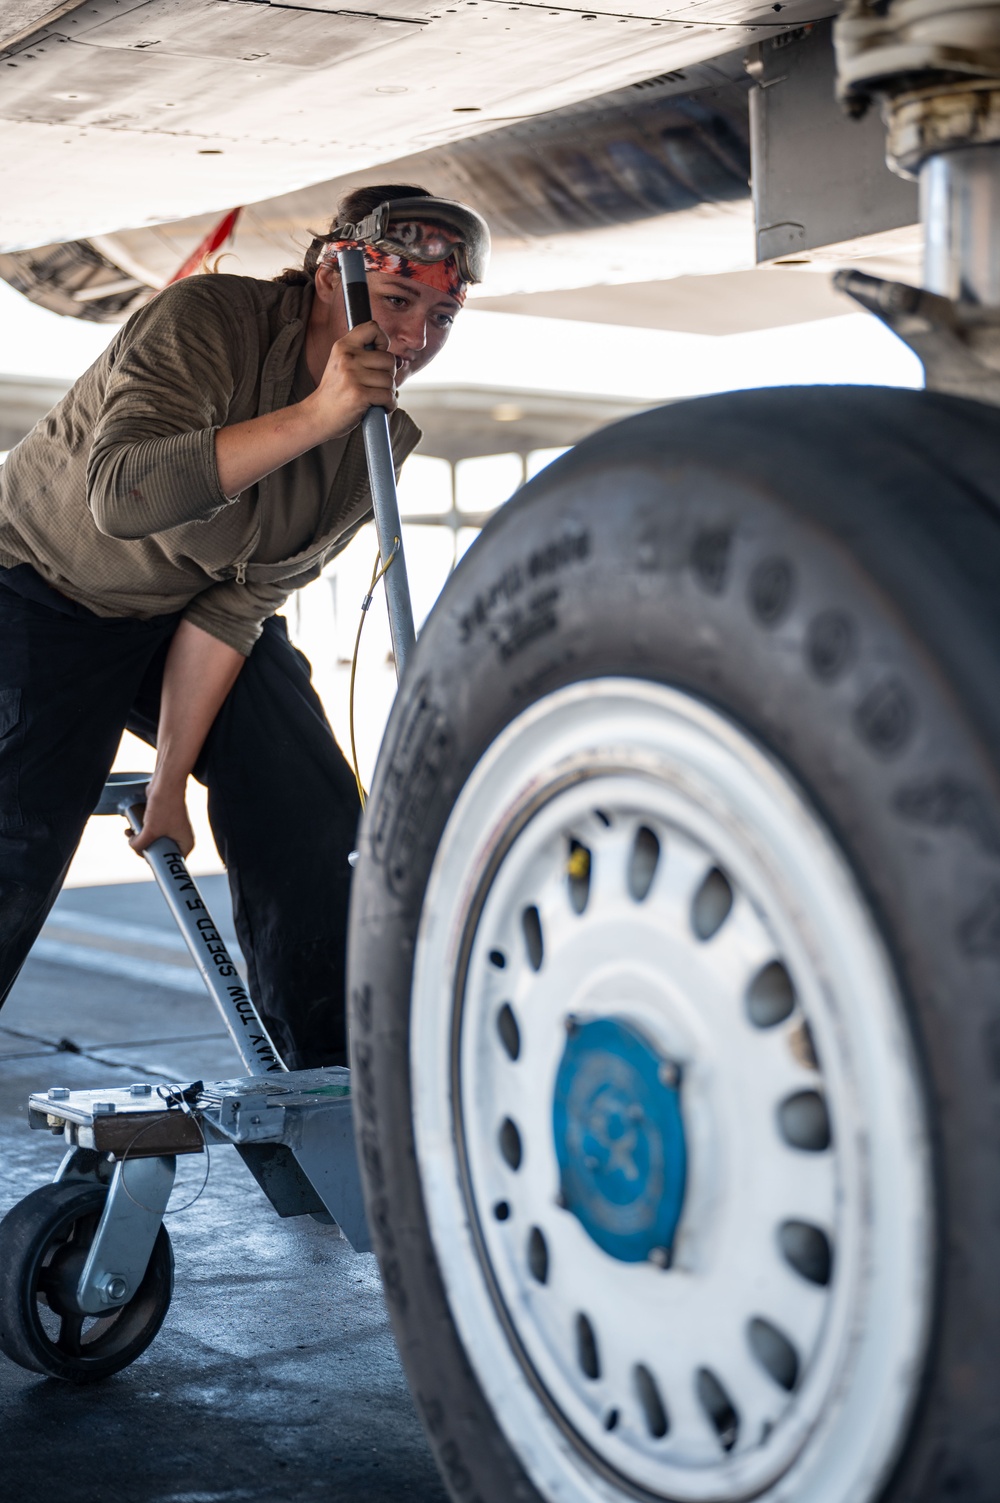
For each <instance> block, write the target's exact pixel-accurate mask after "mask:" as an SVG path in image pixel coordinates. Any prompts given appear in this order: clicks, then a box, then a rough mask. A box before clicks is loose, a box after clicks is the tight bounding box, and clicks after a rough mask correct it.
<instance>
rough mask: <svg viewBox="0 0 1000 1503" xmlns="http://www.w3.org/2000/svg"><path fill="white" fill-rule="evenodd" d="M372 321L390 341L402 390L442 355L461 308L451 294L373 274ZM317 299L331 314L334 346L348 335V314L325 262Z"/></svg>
mask: <svg viewBox="0 0 1000 1503" xmlns="http://www.w3.org/2000/svg"><path fill="white" fill-rule="evenodd" d="M368 292H369V296H370V297H371V304H372V318H373V319H374V320H375V322H376V323H377V324H378V326H379V328H381V329H383V330H384V332H385V333H386V334H387V335H388V336H389V350H390V352H391V353H392V354H393V355H395V357H396V384H397V386H401V385H402V383H403V382H404V381H405V380H406V378H407V376H412V375H413V373H414V372H415V371H419V370H422V369H423V367H424V366H425V365H427V364H428V363H429V362H430V361H431V360H433V359H434V356H435V355H436V354H437V353H438V351H439V350H440V349H441V347H442V346H443V344H444V343H445V341H446V339H447V338H448V335H449V334H450V333H451V326H452V324H453V323H454V321H455V316H456V314H458V313H460V312H461V304H460V303H458V302H456V301H455V299H454V298H452V297H449V296H448V295H447V293H444V292H439V291H438V290H437V288H435V287H428V286H426V284H425V283H423V282H414V281H410V280H409V278H407V277H397V276H393V275H392V274H391V273H390V272H384V271H373V272H369V274H368ZM316 298H317V301H318V302H319V304H320V306H321V307H323V308H324V310H325V311H326V314H327V318H328V322H329V326H330V331H331V334H332V338H331V341H330V343H331V345H332V344H333V343H334V341H335V340H338V339H340V338H342V337H343V335H344V334H346V333H347V314H346V312H345V309H344V297H343V293H342V292H341V289H340V276H339V273H338V272H337V271H336V269H335V268H334V267H333V266H332V265H331V264H330V263H329V262H324V263H323V265H322V266H320V267H319V268H318V269H317V272H316Z"/></svg>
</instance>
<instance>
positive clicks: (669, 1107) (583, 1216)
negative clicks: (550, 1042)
mask: <svg viewBox="0 0 1000 1503" xmlns="http://www.w3.org/2000/svg"><path fill="white" fill-rule="evenodd" d="M679 1084H680V1076H679V1071H678V1070H677V1068H676V1067H675V1066H674V1065H673V1064H672V1063H671V1062H670V1061H669V1060H666V1059H664V1058H663V1056H662V1055H660V1054H657V1053H656V1051H655V1050H654V1049H652V1048H651V1047H650V1045H649V1044H648V1043H647V1042H646V1040H645V1039H644V1038H643V1037H642V1035H641V1034H640V1033H638V1032H637V1031H636V1029H634V1028H630V1027H629V1025H628V1024H627V1023H622V1022H619V1021H617V1020H615V1019H611V1018H599V1019H597V1020H596V1021H595V1022H593V1023H585V1024H583V1025H581V1026H579V1027H574V1028H571V1031H570V1034H569V1038H568V1039H567V1042H566V1048H565V1051H564V1052H563V1057H562V1060H561V1061H560V1065H559V1071H558V1073H557V1075H556V1087H555V1100H554V1102H553V1107H552V1127H553V1132H554V1134H555V1146H556V1157H557V1158H558V1161H559V1171H560V1176H561V1181H562V1194H563V1199H564V1202H565V1207H566V1209H567V1210H568V1211H571V1212H572V1213H573V1215H574V1216H575V1217H576V1218H577V1220H578V1221H579V1222H580V1225H581V1226H582V1227H583V1229H584V1230H585V1231H586V1232H587V1234H588V1235H589V1236H590V1237H592V1238H593V1240H594V1241H595V1242H596V1243H597V1245H598V1247H600V1248H603V1250H604V1251H605V1252H606V1253H609V1254H610V1255H611V1257H613V1258H619V1259H621V1261H622V1262H624V1263H641V1262H645V1261H646V1260H647V1259H650V1258H652V1260H653V1261H654V1262H657V1261H658V1262H662V1263H664V1264H666V1263H667V1262H668V1261H669V1256H670V1252H671V1249H672V1247H673V1241H674V1236H675V1234H676V1232H677V1223H678V1221H679V1220H680V1215H681V1207H682V1205H683V1203H684V1183H685V1179H686V1175H687V1148H686V1146H685V1142H684V1123H683V1120H682V1118H681V1109H680V1095H679Z"/></svg>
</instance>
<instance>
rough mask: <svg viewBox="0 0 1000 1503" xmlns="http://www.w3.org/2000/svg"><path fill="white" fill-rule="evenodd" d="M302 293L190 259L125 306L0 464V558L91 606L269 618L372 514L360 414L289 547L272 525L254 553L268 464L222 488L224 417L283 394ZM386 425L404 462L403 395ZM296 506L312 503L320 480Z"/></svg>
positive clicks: (237, 625) (300, 320)
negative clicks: (134, 304)
mask: <svg viewBox="0 0 1000 1503" xmlns="http://www.w3.org/2000/svg"><path fill="white" fill-rule="evenodd" d="M311 303H312V288H311V287H301V286H291V287H289V286H284V285H282V284H279V283H275V282H262V281H257V280H256V279H254V278H252V277H238V276H199V277H192V278H190V279H189V280H187V281H184V282H179V283H177V284H176V285H175V286H173V287H168V288H166V289H165V290H164V291H163V292H161V293H160V294H159V295H158V296H157V297H155V298H154V299H153V300H152V302H150V303H148V304H147V305H146V306H145V307H144V308H141V309H140V310H139V311H138V312H137V313H135V314H133V316H132V317H131V318H130V319H129V320H128V322H127V323H126V324H125V325H123V327H122V329H121V330H120V332H119V333H118V335H117V336H116V337H115V339H114V340H113V341H112V342H111V344H110V346H109V347H108V349H107V350H106V351H105V352H104V354H103V355H102V356H101V357H100V359H99V360H97V361H96V362H95V364H94V365H92V366H91V367H90V369H89V370H88V371H86V372H85V374H84V375H82V376H81V377H80V379H79V380H78V381H77V382H76V384H75V385H74V386H73V387H72V389H71V390H70V391H69V392H68V393H67V394H66V396H65V397H64V398H63V399H62V401H61V402H59V403H58V405H57V406H56V407H54V408H53V409H52V411H51V412H50V413H48V415H47V416H46V417H44V418H43V419H42V421H41V422H40V423H38V424H37V425H36V426H35V427H34V428H33V429H32V431H31V432H30V433H29V434H28V435H27V437H26V438H25V439H23V440H22V442H21V443H20V444H18V446H17V447H16V448H15V449H13V450H12V451H11V453H10V455H9V456H8V458H7V462H6V464H4V465H2V466H0V566H2V567H6V568H10V567H12V566H14V565H16V564H23V563H27V564H31V565H32V566H33V567H34V568H35V569H36V570H37V572H38V573H39V574H40V575H41V576H42V578H43V579H44V580H45V581H46V582H47V583H48V584H50V585H51V586H52V587H53V588H54V589H56V590H58V591H60V593H61V594H63V595H66V596H68V597H69V599H71V600H75V601H77V602H79V603H80V604H81V605H85V606H87V607H88V608H89V609H90V610H92V611H93V612H94V613H95V614H96V615H98V616H132V617H139V618H140V619H142V620H148V619H149V618H150V617H152V616H160V615H166V614H169V613H172V612H175V611H181V612H183V614H184V617H185V619H186V620H189V621H192V622H194V624H195V625H196V626H199V627H201V628H202V630H204V631H207V632H209V633H211V635H212V636H214V637H218V638H219V639H220V640H221V641H223V642H226V643H228V644H229V646H231V647H233V648H235V649H236V650H237V651H238V652H241V653H243V654H244V655H246V654H248V653H249V652H250V650H251V648H252V647H253V644H254V642H255V641H256V640H257V637H258V636H259V635H260V631H261V626H262V623H263V622H264V620H265V619H266V618H267V617H268V616H270V615H273V613H274V612H275V611H276V610H278V609H279V608H280V607H281V605H282V604H283V603H284V601H285V600H286V599H287V597H288V595H289V594H290V593H291V591H292V590H294V589H297V588H298V587H299V586H300V585H304V584H307V583H308V582H309V581H310V580H312V579H315V578H316V577H317V576H318V575H319V573H320V572H321V570H322V569H323V566H324V565H325V564H326V563H327V562H328V560H329V559H331V558H332V557H333V556H334V555H335V554H336V553H338V552H339V551H340V550H341V549H342V548H344V547H345V546H346V545H347V543H348V542H349V541H350V539H351V538H352V537H353V536H354V534H355V533H356V532H357V531H358V529H359V528H360V527H361V526H363V524H364V523H365V522H366V521H368V520H369V518H370V516H371V496H370V493H369V488H368V472H367V467H366V464H365V457H364V444H363V440H362V435H361V430H360V428H357V429H355V430H354V432H352V433H351V434H350V436H349V438H348V439H347V442H346V445H343V441H341V444H342V446H343V457H342V458H341V459H340V463H339V465H337V467H336V475H335V479H334V482H333V484H332V486H331V488H330V492H329V494H328V495H327V496H326V497H325V498H323V499H322V500H321V503H320V505H319V507H318V517H319V522H318V526H317V528H316V532H315V535H314V536H313V537H312V538H311V540H310V541H309V543H308V544H307V545H306V546H305V547H304V548H302V547H300V546H297V551H292V552H291V553H290V556H283V550H282V548H281V546H280V544H281V539H280V536H279V537H278V538H277V539H276V538H275V536H274V528H273V526H272V527H270V528H269V535H268V539H267V544H268V546H267V548H266V550H265V552H266V554H267V557H268V558H269V559H271V560H273V559H275V557H277V558H278V561H277V562H273V561H272V562H265V561H263V560H261V559H257V558H255V554H256V551H257V548H258V544H259V543H260V540H261V533H262V522H263V520H264V518H268V519H269V520H271V521H273V513H274V511H276V510H277V508H272V510H271V511H269V510H268V501H269V492H270V491H271V490H272V487H273V486H275V485H276V484H278V482H275V480H274V477H272V476H267V477H265V478H264V479H263V480H261V481H260V482H259V484H258V485H256V486H252V487H250V488H249V489H247V490H246V491H244V492H243V493H242V494H241V495H239V496H237V497H236V498H235V499H230V498H228V497H226V496H224V495H223V494H222V491H221V490H220V488H219V477H218V473H217V470H216V465H215V434H216V431H217V430H218V429H219V428H220V427H223V426H227V425H229V424H234V423H240V422H244V421H245V420H246V419H248V418H253V417H258V416H260V415H261V414H263V413H268V412H274V411H276V410H278V409H279V408H281V407H286V406H288V405H289V402H290V400H292V398H291V396H290V393H291V389H292V381H293V377H294V375H295V368H296V364H297V362H298V360H299V357H300V355H301V353H302V348H303V343H304V340H305V333H306V327H307V324H308V319H309V309H310V307H311ZM389 429H390V434H391V437H392V447H393V456H394V458H395V462H396V468H397V470H398V468H399V466H400V465H401V464H402V462H403V460H404V459H405V458H406V456H407V455H408V454H409V453H410V452H411V451H412V450H413V448H414V447H415V446H416V444H417V442H418V440H419V438H420V430H419V429H418V428H417V427H416V425H415V424H414V423H413V421H412V420H411V419H410V418H409V417H408V416H407V415H406V413H404V412H394V413H393V414H392V416H391V418H390V421H389ZM292 463H293V464H294V463H295V461H292ZM284 468H285V471H286V472H287V470H288V467H287V466H286V467H284ZM311 473H315V469H314V470H313V471H312V472H311ZM289 478H290V477H289V476H288V474H287V473H285V474H284V475H283V476H282V484H283V489H284V494H285V495H287V494H288V481H289ZM291 478H292V479H294V477H291ZM292 494H293V496H294V486H293V487H292ZM303 506H304V507H307V508H308V510H307V512H306V514H307V515H309V514H310V513H311V515H312V516H313V517H315V516H316V515H317V500H316V497H305V496H304V497H303ZM293 510H294V506H293ZM296 530H297V545H298V544H300V543H301V533H302V528H301V518H300V519H298V522H297V520H296V518H295V517H294V516H289V539H290V540H291V537H292V535H293V534H295V533H296Z"/></svg>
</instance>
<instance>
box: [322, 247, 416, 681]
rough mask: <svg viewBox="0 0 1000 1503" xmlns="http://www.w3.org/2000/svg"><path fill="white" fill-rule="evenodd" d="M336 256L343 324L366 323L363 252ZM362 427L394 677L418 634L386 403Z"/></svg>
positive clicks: (400, 672)
mask: <svg viewBox="0 0 1000 1503" xmlns="http://www.w3.org/2000/svg"><path fill="white" fill-rule="evenodd" d="M337 259H338V261H339V262H340V280H341V282H342V284H343V288H344V307H345V309H346V310H347V326H348V328H350V329H353V328H355V326H356V325H357V324H364V323H367V322H368V320H369V319H370V318H371V316H372V307H371V299H370V298H369V296H368V277H367V274H366V272H365V258H364V253H363V252H362V251H360V250H342V251H338V252H337ZM361 431H362V434H363V435H364V441H365V457H366V458H367V460H368V478H369V481H370V483H371V493H372V509H373V510H374V513H375V531H376V532H377V533H378V549H379V555H380V558H381V561H382V568H383V570H384V571H385V573H384V578H383V583H384V584H385V600H386V605H387V607H388V610H389V632H390V634H391V636H392V652H393V657H394V658H395V661H396V678H397V680H398V679H401V678H402V676H403V673H404V672H405V670H406V664H407V662H408V661H409V657H410V653H411V652H412V651H413V646H414V643H415V642H416V639H417V634H416V630H415V628H414V625H413V606H412V604H411V602H410V583H409V579H408V577H407V573H406V555H405V553H404V550H403V529H402V524H401V523H400V520H399V501H398V499H397V497H396V469H395V466H394V464H393V461H392V444H391V443H390V441H389V418H388V414H387V413H386V411H385V408H384V407H369V409H368V411H367V412H366V413H365V415H364V417H363V418H362V420H361ZM390 564H391V568H390Z"/></svg>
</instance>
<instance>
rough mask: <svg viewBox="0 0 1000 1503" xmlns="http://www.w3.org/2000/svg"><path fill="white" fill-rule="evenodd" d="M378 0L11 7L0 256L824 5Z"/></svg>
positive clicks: (770, 28)
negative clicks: (355, 2) (358, 1)
mask: <svg viewBox="0 0 1000 1503" xmlns="http://www.w3.org/2000/svg"><path fill="white" fill-rule="evenodd" d="M363 3H364V0H362V4H363ZM369 3H370V4H372V5H373V6H374V7H375V8H374V9H371V10H369V9H361V8H360V6H359V7H357V8H351V6H350V4H349V3H345V0H294V3H292V0H84V3H78V4H65V3H64V4H62V5H57V6H56V7H55V9H54V10H50V11H49V12H48V13H47V17H45V16H43V17H39V16H38V15H37V14H36V12H37V9H38V7H37V5H33V4H32V3H31V0H21V3H20V4H15V5H14V6H13V7H11V8H9V9H8V8H5V9H4V16H3V19H2V20H0V125H2V130H3V136H4V151H3V153H2V156H0V202H2V203H3V214H2V224H0V248H2V249H6V250H16V249H19V248H23V247H32V246H35V247H37V246H39V245H45V244H50V243H54V242H61V241H67V240H73V239H80V238H82V237H90V236H95V235H101V234H104V233H108V232H113V231H116V230H119V229H121V228H122V226H125V225H131V226H142V225H153V224H163V223H164V222H166V221H171V220H178V219H182V218H185V217H188V216H192V215H195V214H200V213H212V212H218V211H219V210H220V206H227V205H229V206H232V205H235V204H240V203H251V202H255V201H259V200H262V199H266V198H270V197H273V196H276V195H280V194H284V193H288V192H290V191H292V190H295V189H298V188H302V187H305V186H307V185H309V184H312V183H317V182H320V181H328V180H330V179H331V178H336V177H343V176H345V175H347V174H351V173H354V172H358V171H362V170H364V169H370V168H372V167H374V166H376V165H377V164H379V163H382V162H388V161H392V160H394V159H398V158H400V157H406V156H411V155H413V154H416V153H420V152H424V151H427V150H430V149H431V148H433V147H440V146H446V145H448V144H450V143H454V142H456V141H459V140H461V139H462V138H465V137H469V136H473V135H478V134H480V133H483V132H487V131H494V130H496V129H497V128H498V127H500V126H502V125H504V124H509V123H513V122H516V121H523V120H525V119H527V118H530V117H532V116H535V115H539V114H543V113H546V112H549V111H553V110H557V109H559V108H561V107H565V106H567V105H570V104H572V103H574V102H575V101H579V100H583V99H587V98H590V97H592V96H594V95H597V94H600V93H602V92H606V91H609V90H613V89H620V88H622V87H623V86H626V85H629V84H633V83H636V82H641V81H643V80H648V79H650V78H652V77H654V76H656V75H662V74H664V73H667V72H671V73H677V72H683V70H685V69H688V68H691V67H693V66H694V65H696V64H698V63H700V62H703V61H705V60H707V59H710V58H713V57H716V56H719V55H720V54H723V53H727V52H732V51H734V49H738V48H740V47H741V46H743V45H745V44H746V43H747V42H749V41H751V40H756V39H757V38H758V37H765V36H773V35H775V34H780V33H783V32H785V31H786V30H788V28H789V27H792V26H795V25H797V24H801V23H802V22H803V21H805V20H809V19H813V18H816V17H820V16H823V15H824V14H828V13H829V11H830V0H786V3H784V4H777V5H776V4H774V3H770V0H768V3H761V0H691V3H684V0H680V3H678V4H676V5H674V6H670V5H669V4H666V3H665V0H619V3H618V7H617V8H614V7H613V6H612V5H608V4H607V3H606V0H605V3H603V4H602V5H601V7H600V8H598V9H585V8H584V7H583V6H581V5H567V4H564V3H560V4H551V5H545V4H540V3H537V0H527V3H519V4H513V3H510V0H455V3H454V4H451V5H449V4H434V3H433V0H369ZM778 12H780V14H779V13H778ZM26 18H27V20H26ZM40 23H45V24H40Z"/></svg>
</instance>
